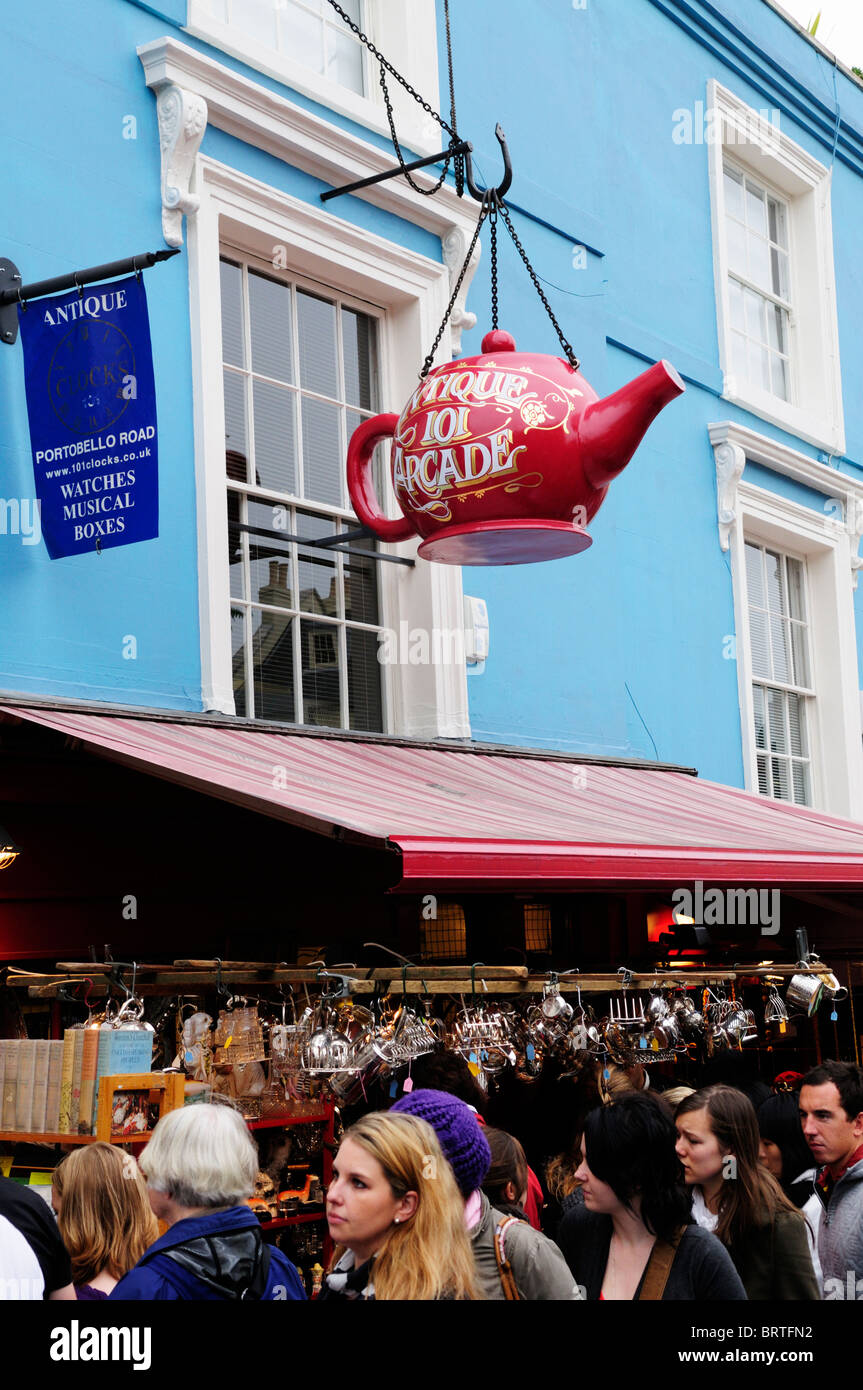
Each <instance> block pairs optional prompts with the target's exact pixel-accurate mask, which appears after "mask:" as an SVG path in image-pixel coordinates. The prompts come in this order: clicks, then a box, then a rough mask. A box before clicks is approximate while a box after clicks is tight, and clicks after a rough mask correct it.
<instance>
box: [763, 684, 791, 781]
mask: <svg viewBox="0 0 863 1390" xmlns="http://www.w3.org/2000/svg"><path fill="white" fill-rule="evenodd" d="M767 713H768V719H769V723H770V727H769V738H770V747H771V750H772V751H773V752H774V753H787V752H788V743H787V739H786V736H785V695H784V693H783V692H782V691H781V690H768V691H767ZM774 775H775V774H774Z"/></svg>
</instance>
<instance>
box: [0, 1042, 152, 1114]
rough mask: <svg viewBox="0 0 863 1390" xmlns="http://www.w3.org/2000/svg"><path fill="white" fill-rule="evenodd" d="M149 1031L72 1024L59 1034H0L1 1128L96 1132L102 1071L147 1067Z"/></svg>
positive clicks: (114, 1072)
mask: <svg viewBox="0 0 863 1390" xmlns="http://www.w3.org/2000/svg"><path fill="white" fill-rule="evenodd" d="M152 1060H153V1034H152V1033H151V1032H150V1031H149V1030H145V1029H136V1028H135V1029H133V1028H128V1029H127V1028H113V1027H111V1025H110V1024H101V1025H90V1026H86V1027H85V1025H84V1024H80V1023H79V1024H75V1025H74V1026H73V1027H71V1028H67V1029H66V1032H65V1033H64V1035H63V1038H62V1039H61V1040H58V1041H56V1042H55V1041H49V1040H48V1039H46V1038H38V1039H30V1038H0V1130H3V1131H6V1132H13V1133H18V1134H95V1132H96V1117H97V1115H98V1112H99V1107H98V1098H99V1083H100V1081H101V1079H102V1077H103V1076H121V1075H125V1074H127V1073H132V1074H139V1073H144V1072H149V1070H150V1066H151V1063H152Z"/></svg>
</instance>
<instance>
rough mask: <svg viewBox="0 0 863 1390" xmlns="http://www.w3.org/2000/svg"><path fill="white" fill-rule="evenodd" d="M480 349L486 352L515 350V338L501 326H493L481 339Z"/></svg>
mask: <svg viewBox="0 0 863 1390" xmlns="http://www.w3.org/2000/svg"><path fill="white" fill-rule="evenodd" d="M482 350H483V352H484V353H486V352H515V338H514V337H513V336H512V334H511V333H507V332H506V330H505V329H503V328H493V329H492V330H491V332H490V333H486V335H485V337H484V338H483V340H482Z"/></svg>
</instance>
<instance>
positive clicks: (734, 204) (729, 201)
mask: <svg viewBox="0 0 863 1390" xmlns="http://www.w3.org/2000/svg"><path fill="white" fill-rule="evenodd" d="M725 207H726V210H727V212H728V215H729V216H730V217H736V218H737V220H738V222H742V221H743V220H744V216H743V178H742V176H741V175H740V174H738V172H737V170H736V169H730V168H729V167H728V165H726V166H725Z"/></svg>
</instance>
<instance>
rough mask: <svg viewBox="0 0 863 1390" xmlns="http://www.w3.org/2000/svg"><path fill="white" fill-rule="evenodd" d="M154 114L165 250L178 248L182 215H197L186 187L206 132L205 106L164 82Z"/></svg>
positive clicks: (192, 95)
mask: <svg viewBox="0 0 863 1390" xmlns="http://www.w3.org/2000/svg"><path fill="white" fill-rule="evenodd" d="M156 112H157V115H158V119H159V144H160V146H161V150H162V235H163V236H164V238H165V240H166V241H167V243H168V245H169V246H182V244H183V213H186V215H187V216H188V215H189V214H190V213H194V212H197V210H198V205H199V203H200V199H199V198H197V197H196V196H195V194H194V193H190V192H189V187H190V184H191V179H192V174H193V172H194V168H195V157H196V155H197V153H198V148H199V146H200V144H201V140H202V139H203V135H204V131H205V130H206V128H207V103H206V102H205V101H204V98H203V97H199V96H196V95H195V93H194V92H187V91H186V90H185V89H184V88H183V87H178V86H177V85H176V83H174V82H168V83H166V85H165V86H164V87H161V88H160V89H159V91H158V93H157V96H156Z"/></svg>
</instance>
